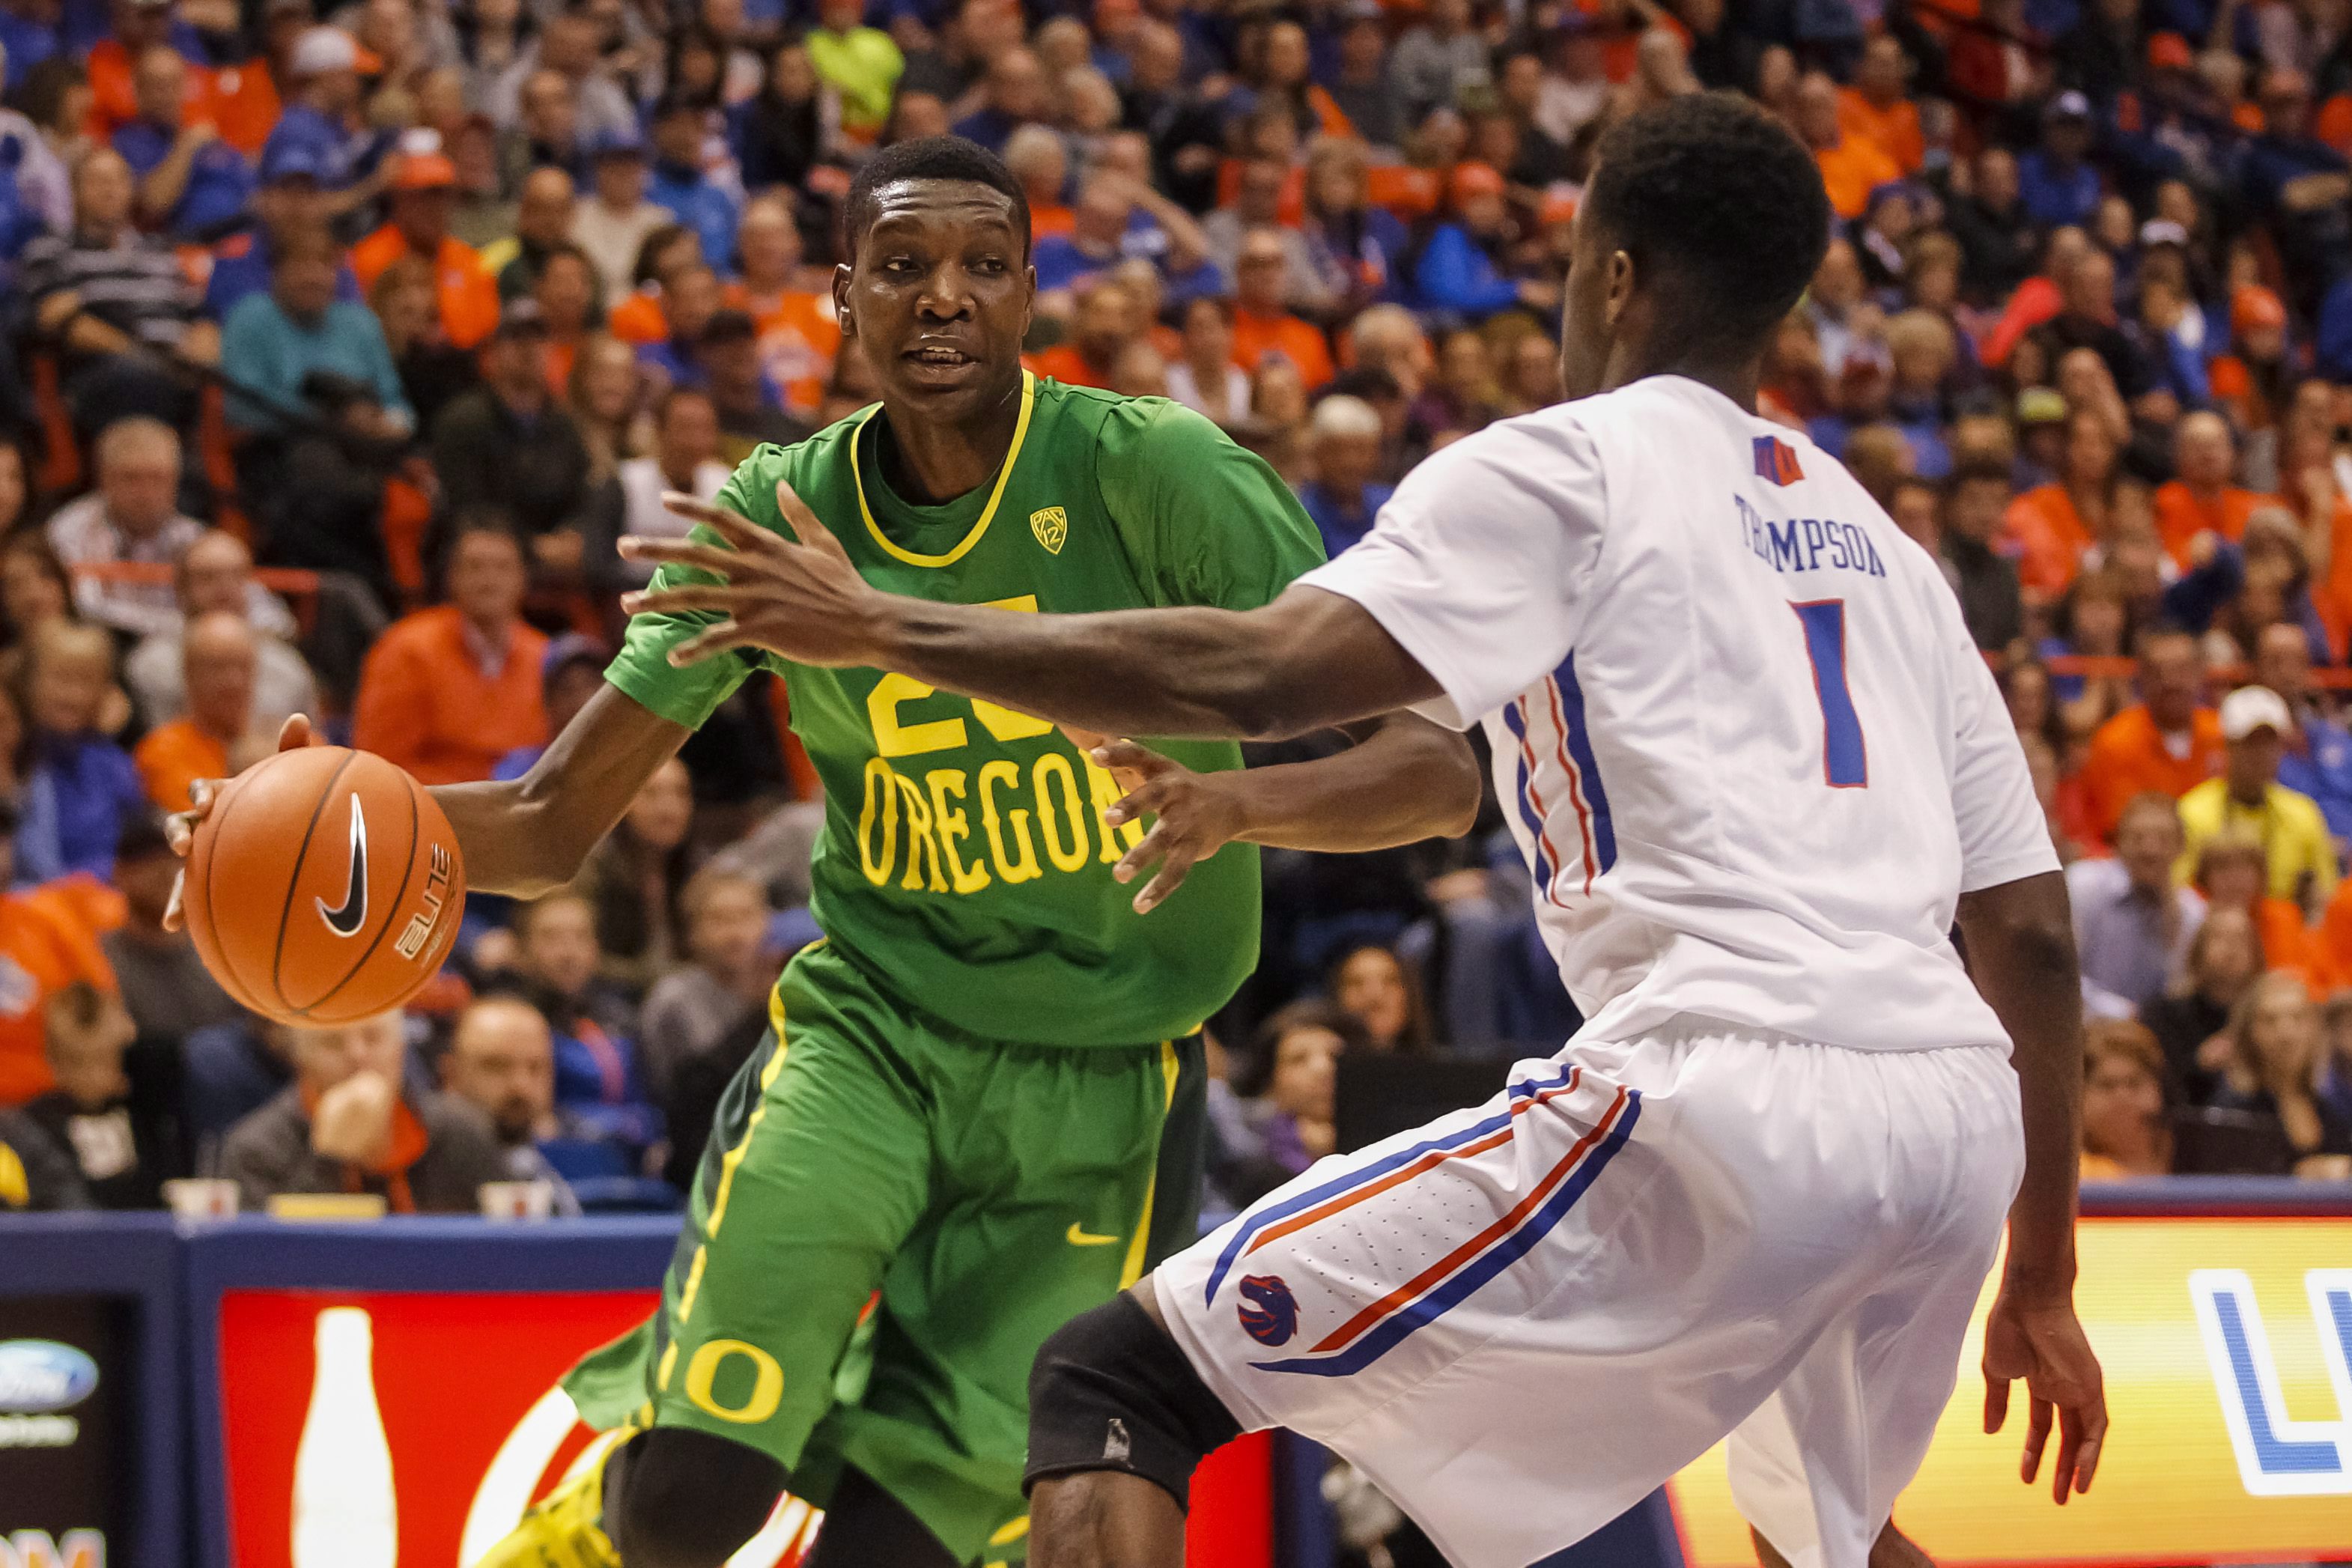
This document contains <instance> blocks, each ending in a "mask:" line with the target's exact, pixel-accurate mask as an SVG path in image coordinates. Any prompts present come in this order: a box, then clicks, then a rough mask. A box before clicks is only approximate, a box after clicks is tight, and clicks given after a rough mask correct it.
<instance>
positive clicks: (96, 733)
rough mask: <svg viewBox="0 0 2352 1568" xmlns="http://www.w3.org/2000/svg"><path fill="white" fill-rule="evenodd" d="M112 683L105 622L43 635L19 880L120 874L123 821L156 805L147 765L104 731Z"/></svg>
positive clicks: (45, 630)
mask: <svg viewBox="0 0 2352 1568" xmlns="http://www.w3.org/2000/svg"><path fill="white" fill-rule="evenodd" d="M113 688H114V643H113V639H112V638H111V637H109V636H108V635H107V633H106V630H105V628H103V627H101V626H92V625H89V624H88V623H87V622H81V621H63V620H59V621H50V622H47V623H45V624H44V625H43V626H42V627H41V629H40V630H39V631H38V632H37V633H36V634H35V635H34V637H33V644H32V660H31V664H30V667H29V669H28V671H27V675H26V714H25V719H26V728H27V729H28V730H29V731H31V735H32V741H31V745H30V753H31V758H32V766H31V768H30V769H29V770H28V772H27V774H26V781H25V794H24V805H23V810H24V816H23V818H22V820H20V821H19V822H18V824H17V826H16V879H17V880H18V881H19V882H46V881H48V880H50V879H53V878H57V877H63V876H68V875H70V874H71V873H73V872H76V871H83V872H87V873H89V875H91V876H94V877H98V878H100V879H105V878H108V877H110V876H112V875H113V872H114V844H115V840H116V839H118V838H120V837H122V825H123V823H125V822H126V821H128V820H130V818H131V816H135V815H136V814H137V813H139V812H141V811H143V810H145V809H146V808H147V791H146V788H145V786H144V785H142V784H141V783H140V781H139V770H138V769H137V768H135V767H133V766H132V765H131V758H130V756H129V755H128V754H127V753H126V752H124V751H123V750H122V748H121V747H120V746H118V745H116V744H115V743H114V742H112V741H110V740H109V739H108V738H107V736H106V734H105V732H104V731H101V730H100V727H99V714H100V709H101V708H102V707H103V706H104V704H105V701H106V696H107V693H108V692H109V691H110V690H112V689H113Z"/></svg>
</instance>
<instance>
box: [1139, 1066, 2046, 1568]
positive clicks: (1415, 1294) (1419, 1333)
mask: <svg viewBox="0 0 2352 1568" xmlns="http://www.w3.org/2000/svg"><path fill="white" fill-rule="evenodd" d="M1689 1022H1690V1024H1691V1026H1692V1027H1691V1030H1690V1032H1687V1033H1678V1034H1675V1035H1674V1036H1671V1037H1657V1038H1652V1039H1647V1040H1640V1041H1631V1042H1623V1043H1613V1044H1599V1045H1579V1044H1571V1045H1570V1046H1569V1047H1567V1048H1566V1049H1564V1050H1563V1051H1562V1052H1561V1053H1560V1054H1559V1055H1558V1056H1556V1057H1553V1058H1550V1059H1549V1060H1542V1059H1529V1060H1527V1061H1522V1062H1520V1063H1518V1064H1517V1066H1516V1067H1515V1068H1513V1069H1512V1073H1511V1080H1510V1085H1509V1087H1508V1088H1507V1089H1506V1090H1505V1091H1504V1093H1502V1094H1501V1095H1500V1096H1498V1097H1496V1099H1494V1100H1489V1101H1487V1102H1486V1104H1485V1105H1483V1106H1480V1107H1479V1108H1477V1109H1476V1110H1467V1111H1462V1112H1459V1113H1457V1114H1454V1115H1452V1116H1448V1117H1445V1118H1444V1119H1442V1120H1440V1121H1434V1122H1432V1123H1430V1124H1429V1125H1428V1126H1426V1127H1423V1128H1421V1129H1419V1130H1417V1131H1412V1132H1407V1133H1402V1134H1400V1135H1399V1136H1397V1137H1394V1138H1391V1139H1389V1140H1387V1141H1385V1142H1381V1143H1378V1144H1375V1145H1373V1146H1372V1147H1370V1148H1369V1149H1366V1150H1364V1151H1362V1152H1359V1153H1355V1154H1349V1155H1342V1156H1337V1157H1334V1158H1331V1159H1328V1160H1323V1161H1321V1162H1318V1163H1317V1164H1316V1165H1315V1166H1314V1167H1313V1168H1311V1169H1310V1170H1308V1171H1307V1173H1305V1174H1303V1175H1301V1176H1299V1177H1298V1178H1297V1180H1295V1181H1293V1182H1291V1183H1290V1184H1287V1185H1286V1186H1284V1187H1282V1188H1280V1189H1279V1190H1277V1191H1276V1192H1275V1193H1273V1194H1270V1195H1268V1196H1267V1197H1265V1199H1263V1200H1261V1201H1260V1202H1258V1203H1257V1204H1255V1205H1253V1206H1252V1207H1251V1208H1249V1209H1248V1210H1247V1211H1245V1212H1244V1213H1243V1214H1242V1215H1239V1216H1237V1217H1236V1218H1235V1219H1234V1220H1233V1221H1232V1222H1231V1223H1229V1224H1227V1225H1225V1226H1223V1227H1222V1228H1220V1229H1218V1230H1217V1231H1216V1232H1215V1233H1213V1235H1211V1236H1209V1237H1205V1238H1204V1239H1202V1241H1201V1242H1200V1243H1198V1244H1197V1245H1195V1246H1193V1247H1191V1248H1189V1249H1187V1250H1186V1251H1184V1252H1183V1253H1181V1254H1180V1255H1178V1256H1177V1257H1175V1258H1171V1259H1170V1260H1169V1261H1168V1262H1167V1263H1165V1264H1163V1265H1162V1266H1161V1267H1160V1270H1159V1271H1158V1273H1157V1275H1156V1276H1155V1277H1154V1278H1155V1279H1156V1282H1157V1290H1158V1296H1159V1300H1160V1307H1161V1309H1162V1310H1163V1312H1164V1313H1165V1315H1166V1317H1167V1319H1168V1321H1169V1324H1170V1327H1171V1330H1172V1331H1173V1332H1174V1334H1175V1336H1176V1339H1177V1341H1178V1342H1179V1343H1181V1345H1182V1347H1183V1349H1184V1352H1185V1353H1186V1355H1187V1356H1188V1357H1189V1358H1190V1359H1191V1361H1192V1365H1193V1366H1194V1367H1195V1368H1196V1369H1197V1370H1198V1371H1199V1373H1200V1374H1201V1376H1202V1379H1203V1380H1204V1381H1205V1382H1206V1383H1207V1384H1208V1385H1209V1387H1210V1388H1211V1389H1212V1390H1213V1391H1214V1392H1215V1393H1216V1394H1218V1396H1219V1397H1220V1398H1222V1399H1223V1401H1224V1403H1225V1405H1227V1406H1228V1408H1230V1409H1231V1410H1232V1411H1233V1413H1234V1416H1235V1418H1236V1419H1238V1420H1239V1421H1240V1422H1241V1424H1242V1425H1243V1426H1244V1427H1247V1428H1251V1429H1256V1428H1261V1427H1268V1426H1287V1427H1290V1428H1292V1429H1293V1430H1295V1431H1297V1432H1300V1433H1303V1434H1305V1435H1306V1436H1309V1437H1312V1438H1314V1439H1316V1440H1317V1441H1318V1442H1321V1443H1323V1444H1326V1445H1328V1447H1331V1448H1333V1449H1336V1450H1337V1451H1338V1452H1339V1453H1340V1454H1342V1455H1344V1456H1345V1457H1346V1458H1349V1460H1351V1461H1353V1462H1354V1463H1355V1464H1356V1465H1357V1466H1358V1467H1359V1468H1361V1469H1362V1470H1364V1471H1365V1472H1366V1473H1367V1474H1368V1475H1370V1477H1371V1479H1373V1480H1374V1481H1375V1482H1376V1483H1377V1484H1378V1485H1379V1486H1380V1487H1381V1489H1382V1490H1383V1491H1385V1492H1387V1493H1388V1495H1389V1496H1390V1497H1391V1499H1393V1500H1395V1501H1396V1503H1397V1504H1398V1506H1400V1507H1401V1508H1402V1509H1404V1510H1405V1511H1406V1512H1408V1513H1410V1514H1411V1515H1412V1518H1413V1519H1414V1520H1415V1521H1417V1522H1418V1523H1419V1524H1420V1525H1421V1526H1422V1528H1423V1530H1425V1531H1427V1532H1428V1533H1429V1535H1430V1538H1431V1539H1432V1540H1433V1541H1434V1542H1436V1544H1437V1546H1438V1547H1439V1549H1440V1550H1441V1551H1443V1552H1444V1553H1445V1555H1446V1557H1447V1558H1448V1559H1449V1560H1450V1561H1451V1562H1453V1563H1457V1564H1461V1565H1463V1568H1523V1565H1524V1564H1527V1563H1533V1562H1535V1561H1537V1560H1538V1559H1539V1558H1542V1557H1545V1556H1547V1555H1549V1554H1550V1553H1551V1552H1556V1551H1558V1550H1559V1549H1560V1548H1562V1547H1564V1546H1568V1545H1570V1544H1572V1543H1573V1542H1577V1541H1579V1540H1580V1539H1582V1538H1583V1537H1584V1536H1586V1535H1588V1534H1590V1533H1591V1532H1592V1531H1595V1530H1598V1529H1599V1528H1600V1527H1601V1526H1602V1525H1603V1524H1606V1523H1607V1522H1609V1521H1610V1520H1612V1519H1613V1518H1615V1517H1616V1516H1617V1515H1618V1514H1620V1513H1622V1512H1623V1511H1624V1510H1626V1509H1628V1508H1630V1507H1632V1506H1633V1504H1634V1503H1635V1502H1638V1501H1639V1500H1641V1499H1643V1497H1645V1496H1647V1495H1648V1494H1649V1493H1650V1492H1651V1491H1652V1490H1653V1489H1655V1488H1656V1487H1658V1486H1659V1485H1660V1484H1662V1483H1663V1482H1664V1481H1665V1480H1666V1479H1668V1478H1669V1477H1671V1476H1673V1475H1674V1474H1675V1472H1676V1471H1677V1470H1679V1469H1681V1468H1683V1467H1684V1466H1685V1465H1687V1464H1689V1463H1690V1462H1691V1461H1692V1460H1693V1459H1696V1458H1698V1456H1699V1455H1701V1454H1702V1453H1704V1452H1706V1449H1707V1448H1708V1447H1712V1446H1713V1445H1714V1444H1715V1443H1717V1442H1718V1441H1720V1440H1721V1439H1722V1438H1724V1437H1725V1436H1727V1435H1729V1436H1731V1437H1732V1443H1731V1456H1730V1458H1731V1468H1732V1488H1733V1493H1734V1496H1735V1497H1736V1498H1737V1499H1738V1502H1739V1505H1740V1507H1741V1510H1743V1511H1744V1512H1745V1513H1746V1514H1747V1516H1748V1520H1749V1521H1750V1522H1751V1523H1753V1524H1754V1525H1756V1526H1757V1528H1758V1529H1759V1530H1760V1531H1763V1533H1764V1535H1765V1538H1766V1539H1767V1540H1769V1541H1770V1542H1772V1543H1773V1544H1774V1546H1775V1547H1777V1548H1778V1549H1779V1550H1780V1552H1781V1553H1782V1554H1783V1555H1784V1556H1786V1557H1787V1558H1788V1559H1789V1560H1790V1562H1791V1563H1794V1564H1795V1565H1796V1568H1863V1564H1864V1561H1865V1560H1866V1558H1867V1557H1868V1555H1869V1551H1870V1544H1871V1542H1872V1540H1873V1539H1874V1537H1875V1536H1876V1535H1877V1533H1878V1531H1879V1530H1880V1528H1881V1527H1882V1526H1883V1525H1884V1524H1885V1521H1886V1519H1887V1517H1888V1514H1889V1513H1890V1511H1891V1510H1892V1509H1893V1507H1894V1504H1895V1496H1896V1494H1897V1493H1898V1492H1900V1491H1901V1490H1902V1489H1903V1487H1904V1486H1905V1485H1906V1483H1907V1482H1908V1481H1909V1480H1910V1479H1911V1477H1912V1475H1913V1474H1914V1473H1915V1472H1916V1470H1917V1469H1918V1467H1919V1462H1920V1460H1921V1459H1922V1458H1924V1457H1925V1456H1926V1453H1927V1442H1928V1438H1929V1436H1931V1435H1932V1433H1933V1431H1934V1429H1935V1425H1936V1419H1937V1415H1939V1414H1940V1413H1941V1412H1942V1410H1943V1408H1944V1405H1945V1404H1946V1402H1947V1401H1948V1399H1949V1398H1950V1397H1951V1394H1952V1388H1953V1384H1954V1381H1955V1378H1956V1377H1957V1375H1958V1359H1959V1346H1960V1341H1961V1337H1962V1335H1963V1333H1964V1332H1965V1331H1966V1329H1967V1327H1968V1319H1969V1312H1970V1311H1971V1310H1973V1308H1974V1306H1975V1304H1976V1300H1977V1293H1978V1290H1979V1288H1980V1287H1981V1285H1982V1284H1983V1281H1984V1277H1985V1272H1986V1270H1987V1269H1989V1268H1990V1267H1991V1266H1992V1261H1993V1258H1994V1255H1995V1252H1996V1250H1997V1249H1998V1247H1999V1244H2000V1235H2001V1226H2002V1222H2003V1220H2004V1218H2005V1216H2006V1215H2007V1214H2008V1211H2009V1205H2010V1201H2011V1198H2012V1197H2013V1196H2014V1195H2015V1194H2016V1191H2017V1184H2018V1180H2019V1178H2020V1176H2021V1173H2022V1171H2023V1167H2024V1141H2023V1134H2022V1131H2021V1120H2020V1112H2019V1097H2018V1086H2017V1078H2016V1075H2015V1073H2014V1072H2013V1071H2012V1070H2011V1067H2010V1064H2009V1060H2008V1058H2007V1054H2006V1053H2005V1052H2003V1051H2000V1050H1998V1049H1994V1048H1990V1047H1958V1048H1954V1049H1949V1050H1937V1051H1911V1052H1899V1053H1898V1052H1873V1051H1858V1050H1849V1049H1844V1048H1841V1047H1832V1046H1819V1045H1810V1044H1803V1043H1799V1042H1795V1041H1789V1040H1782V1039H1759V1038H1758V1037H1754V1036H1753V1035H1750V1034H1737V1033H1713V1032H1705V1031H1706V1030H1709V1029H1712V1028H1715V1027H1717V1026H1713V1025H1711V1024H1709V1023H1707V1022H1706V1021H1704V1020H1690V1021H1689Z"/></svg>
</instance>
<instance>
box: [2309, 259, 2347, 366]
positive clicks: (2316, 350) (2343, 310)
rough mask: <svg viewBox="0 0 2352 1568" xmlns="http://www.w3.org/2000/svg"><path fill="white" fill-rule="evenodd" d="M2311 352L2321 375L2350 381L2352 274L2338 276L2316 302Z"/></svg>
mask: <svg viewBox="0 0 2352 1568" xmlns="http://www.w3.org/2000/svg"><path fill="white" fill-rule="evenodd" d="M2311 352H2312V355H2313V357H2314V358H2315V360H2316V361H2317V364H2316V366H2315V368H2316V369H2317V370H2318V372H2319V374H2321V375H2323V376H2325V377H2326V379H2328V380H2329V381H2334V382H2346V381H2352V274H2347V276H2345V277H2342V278H2339V279H2336V282H2335V284H2334V285H2333V286H2332V287H2330V288H2329V289H2328V290H2327V297H2326V299H2324V300H2321V301H2320V302H2319V322H2318V327H2317V329H2316V331H2315V333H2314V334H2313V337H2312V343H2311Z"/></svg>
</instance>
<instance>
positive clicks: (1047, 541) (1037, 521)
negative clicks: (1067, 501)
mask: <svg viewBox="0 0 2352 1568" xmlns="http://www.w3.org/2000/svg"><path fill="white" fill-rule="evenodd" d="M1029 531H1030V532H1032V533H1034V534H1035V535H1036V536H1037V542H1038V543H1040V544H1042V545H1044V546H1045V553H1046V554H1048V555H1059V554H1060V553H1061V552H1062V542H1063V541H1064V540H1066V539H1067V538H1069V537H1070V519H1069V514H1068V513H1066V512H1065V511H1064V510H1062V509H1061V508H1060V507H1057V506H1041V507H1039V508H1038V509H1037V510H1035V511H1033V512H1031V513H1030V514H1029Z"/></svg>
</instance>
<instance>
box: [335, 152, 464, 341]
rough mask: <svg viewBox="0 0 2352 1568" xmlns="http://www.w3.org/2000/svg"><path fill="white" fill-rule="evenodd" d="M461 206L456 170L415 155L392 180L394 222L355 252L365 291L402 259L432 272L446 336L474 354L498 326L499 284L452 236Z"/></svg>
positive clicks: (443, 160) (430, 156)
mask: <svg viewBox="0 0 2352 1568" xmlns="http://www.w3.org/2000/svg"><path fill="white" fill-rule="evenodd" d="M456 205H457V165H456V164H455V163H451V162H450V161H449V159H448V157H447V155H446V154H445V153H408V154H406V155H404V157H402V159H401V160H400V166H399V168H398V170H397V171H395V172H394V174H393V177H392V221H391V222H389V223H387V224H385V225H384V226H383V227H382V228H379V229H377V230H376V231H375V232H374V233H373V234H372V235H369V236H368V237H366V238H365V239H362V240H361V241H360V242H359V244H357V245H355V246H353V247H352V271H353V272H354V273H356V274H357V275H358V277H359V280H360V287H361V288H362V289H373V288H374V287H375V280H376V278H377V275H378V274H380V273H382V272H383V269H384V268H387V267H389V266H391V265H392V264H393V263H394V261H396V260H398V259H399V258H401V257H403V256H415V257H418V258H422V259H423V260H424V261H425V262H426V263H427V264H428V265H430V266H431V267H432V268H433V281H434V300H435V304H436V308H437V313H438V315H439V317H440V321H441V331H442V335H443V336H445V337H446V338H447V339H448V340H449V342H451V343H453V344H455V345H456V346H457V347H458V348H461V349H470V348H472V347H474V346H475V345H477V344H478V343H479V342H481V341H482V340H483V339H484V338H487V337H488V336H489V335H490V329H492V328H493V327H496V326H497V325H498V324H499V283H498V279H496V278H494V277H492V276H491V275H490V272H489V269H488V268H485V267H484V266H483V265H482V258H480V257H479V256H478V255H477V254H475V251H474V247H472V246H469V245H467V244H466V243H465V242H464V241H463V240H460V239H458V238H457V237H456V236H454V235H452V234H451V233H450V232H449V215H450V213H451V211H452V210H453V209H454V208H455V207H456Z"/></svg>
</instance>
